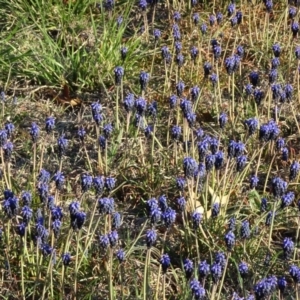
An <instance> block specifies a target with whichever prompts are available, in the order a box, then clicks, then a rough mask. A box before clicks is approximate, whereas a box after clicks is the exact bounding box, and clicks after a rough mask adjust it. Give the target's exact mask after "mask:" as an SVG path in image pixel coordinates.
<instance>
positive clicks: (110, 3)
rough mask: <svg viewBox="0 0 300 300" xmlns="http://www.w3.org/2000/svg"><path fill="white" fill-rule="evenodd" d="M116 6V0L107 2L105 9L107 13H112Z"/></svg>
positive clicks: (107, 0)
mask: <svg viewBox="0 0 300 300" xmlns="http://www.w3.org/2000/svg"><path fill="white" fill-rule="evenodd" d="M114 5H115V1H114V0H105V1H104V3H103V6H104V8H105V9H106V10H107V11H112V10H113V8H114Z"/></svg>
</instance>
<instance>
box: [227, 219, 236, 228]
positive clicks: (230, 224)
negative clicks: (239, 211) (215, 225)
mask: <svg viewBox="0 0 300 300" xmlns="http://www.w3.org/2000/svg"><path fill="white" fill-rule="evenodd" d="M235 225H236V218H235V217H231V218H230V219H229V220H228V229H229V230H231V231H234V230H235Z"/></svg>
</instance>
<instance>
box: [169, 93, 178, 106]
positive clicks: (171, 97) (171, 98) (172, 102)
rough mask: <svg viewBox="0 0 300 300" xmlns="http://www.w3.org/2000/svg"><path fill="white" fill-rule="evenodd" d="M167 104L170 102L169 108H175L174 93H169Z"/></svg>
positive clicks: (175, 97) (175, 98)
mask: <svg viewBox="0 0 300 300" xmlns="http://www.w3.org/2000/svg"><path fill="white" fill-rule="evenodd" d="M169 104H170V108H171V109H173V108H175V106H176V104H177V96H176V95H171V96H170V98H169Z"/></svg>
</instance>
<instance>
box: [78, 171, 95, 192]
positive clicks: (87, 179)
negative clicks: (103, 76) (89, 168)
mask: <svg viewBox="0 0 300 300" xmlns="http://www.w3.org/2000/svg"><path fill="white" fill-rule="evenodd" d="M80 181H81V189H82V191H83V192H87V191H88V190H89V189H90V188H91V187H92V185H93V177H92V176H91V175H89V174H86V173H84V174H82V175H81V177H80Z"/></svg>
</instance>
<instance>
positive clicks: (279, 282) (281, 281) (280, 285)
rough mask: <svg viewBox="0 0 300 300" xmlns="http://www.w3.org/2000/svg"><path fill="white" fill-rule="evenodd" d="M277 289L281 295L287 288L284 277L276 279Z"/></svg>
mask: <svg viewBox="0 0 300 300" xmlns="http://www.w3.org/2000/svg"><path fill="white" fill-rule="evenodd" d="M277 287H278V289H279V290H280V292H281V293H282V294H283V293H284V290H285V288H286V287H287V281H286V279H285V277H284V276H281V277H278V278H277Z"/></svg>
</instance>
